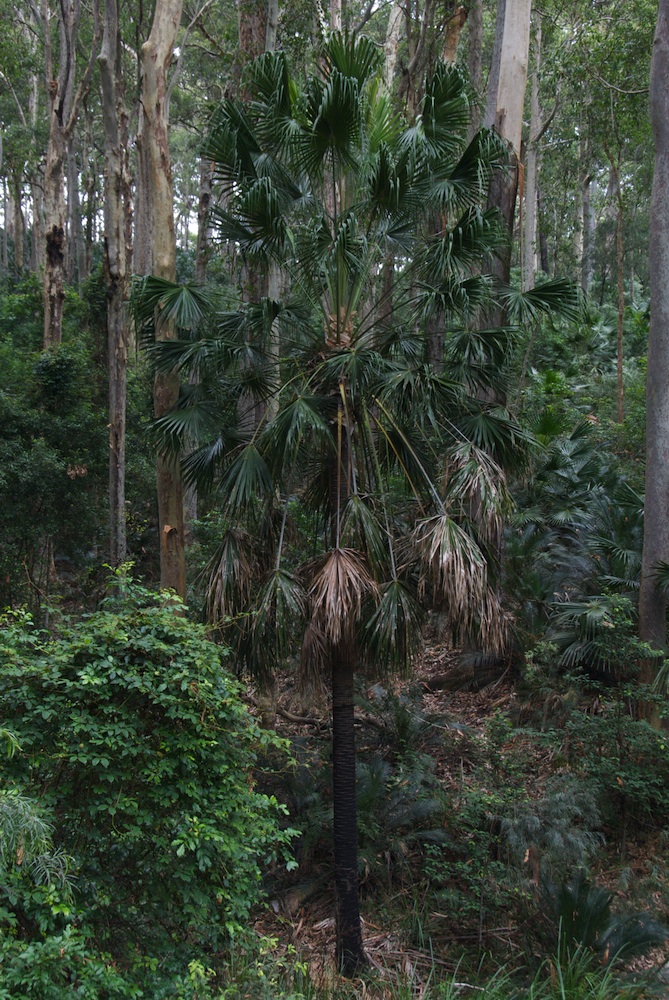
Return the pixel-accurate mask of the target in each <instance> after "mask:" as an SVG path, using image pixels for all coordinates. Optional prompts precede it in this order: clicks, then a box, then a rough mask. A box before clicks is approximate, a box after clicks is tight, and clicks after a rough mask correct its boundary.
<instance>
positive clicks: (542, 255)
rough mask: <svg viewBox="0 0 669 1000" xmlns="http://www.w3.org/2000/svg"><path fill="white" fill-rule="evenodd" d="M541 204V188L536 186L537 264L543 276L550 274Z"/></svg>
mask: <svg viewBox="0 0 669 1000" xmlns="http://www.w3.org/2000/svg"><path fill="white" fill-rule="evenodd" d="M542 216H543V202H542V200H541V187H540V186H539V185H538V184H537V227H538V230H539V264H540V266H541V270H542V271H543V272H544V274H550V267H549V264H548V237H547V236H546V227H545V226H542V224H541V220H542Z"/></svg>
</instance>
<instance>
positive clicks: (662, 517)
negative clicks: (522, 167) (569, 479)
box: [639, 0, 669, 726]
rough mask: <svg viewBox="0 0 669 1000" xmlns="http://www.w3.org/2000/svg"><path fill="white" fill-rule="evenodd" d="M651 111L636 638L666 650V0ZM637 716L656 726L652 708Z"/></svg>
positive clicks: (646, 673) (646, 666) (648, 664)
mask: <svg viewBox="0 0 669 1000" xmlns="http://www.w3.org/2000/svg"><path fill="white" fill-rule="evenodd" d="M650 108H651V117H652V123H653V137H654V140H655V167H654V173H653V192H652V197H651V214H650V220H651V221H650V252H649V264H650V295H651V309H650V335H649V343H648V376H647V383H646V413H647V416H646V421H647V429H646V503H645V512H644V540H643V557H642V568H641V590H640V593H639V635H640V637H641V639H642V640H643V641H645V642H647V643H649V644H650V645H651V646H652V647H653V648H654V649H661V650H664V649H666V643H667V595H666V592H665V591H664V590H663V589H662V588H661V587H660V586H659V585H658V580H657V571H658V563H660V562H661V563H665V564H669V517H667V498H668V497H669V283H668V282H667V274H668V273H669V0H660V3H659V10H658V16H657V26H656V29H655V38H654V41H653V58H652V63H651V77H650ZM656 666H657V664H656V661H653V660H648V661H645V662H644V663H643V664H642V669H641V680H642V681H644V682H646V683H652V681H653V679H654V674H655V668H656ZM642 714H643V715H644V716H645V717H646V719H647V720H648V721H649V722H651V723H652V724H653V725H655V726H659V724H660V715H659V711H658V708H657V705H655V704H653V703H651V702H646V703H644V704H642Z"/></svg>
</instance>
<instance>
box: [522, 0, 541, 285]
mask: <svg viewBox="0 0 669 1000" xmlns="http://www.w3.org/2000/svg"><path fill="white" fill-rule="evenodd" d="M534 16H535V28H534V66H533V69H532V90H531V100H530V115H531V117H530V136H529V141H528V143H527V153H526V158H525V233H524V240H523V288H524V290H525V291H527V290H528V289H530V288H534V273H535V271H536V269H537V267H536V259H537V175H538V171H539V152H538V149H537V145H538V142H539V137H540V135H541V110H540V108H539V73H540V70H541V16H540V14H538V13H536V14H535V15H534Z"/></svg>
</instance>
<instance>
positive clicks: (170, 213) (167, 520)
mask: <svg viewBox="0 0 669 1000" xmlns="http://www.w3.org/2000/svg"><path fill="white" fill-rule="evenodd" d="M182 10H183V0H161V2H160V3H158V4H157V5H156V9H155V14H154V17H153V24H152V26H151V33H150V35H149V37H148V39H147V41H146V42H145V43H144V45H143V46H142V52H141V108H142V115H143V121H142V129H141V143H140V135H138V144H139V146H140V159H141V163H142V173H143V177H144V182H145V183H146V185H147V187H146V189H145V192H144V195H145V198H146V206H145V210H146V216H147V219H146V221H147V223H148V234H149V236H150V256H151V272H152V273H153V274H155V275H156V276H157V277H159V278H166V279H167V280H168V281H175V280H176V242H175V233H174V209H173V185H172V161H171V157H170V147H169V139H168V102H167V94H168V88H167V73H168V69H169V66H170V63H171V62H172V56H173V53H174V44H175V42H176V37H177V32H178V30H179V24H180V22H181V13H182ZM175 336H176V331H175V330H174V327H173V326H171V325H170V324H167V323H157V331H156V337H157V339H159V340H168V339H172V338H174V337H175ZM178 398H179V376H178V375H176V374H170V375H156V378H155V382H154V389H153V407H154V414H155V416H156V417H161V416H163V415H164V414H165V413H167V412H168V411H169V410H171V409H172V407H173V406H174V404H175V403H176V402H177V400H178ZM157 481H158V530H159V535H160V585H161V587H164V588H167V589H172V590H174V591H176V593H177V594H178V595H179V596H180V597H185V594H186V562H185V554H184V505H183V490H182V484H181V472H180V469H179V464H178V462H175V461H174V460H173V459H171V458H168V457H167V456H165V455H159V456H158V460H157Z"/></svg>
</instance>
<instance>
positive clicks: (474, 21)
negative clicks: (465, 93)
mask: <svg viewBox="0 0 669 1000" xmlns="http://www.w3.org/2000/svg"><path fill="white" fill-rule="evenodd" d="M467 26H468V33H469V34H468V43H467V69H468V71H469V79H470V80H471V82H472V86H473V88H474V90H475V91H476V96H477V97H478V98H480V97H481V94H482V93H483V3H482V0H472V2H471V4H470V8H469V18H468V21H467ZM480 125H481V108H480V106H479V104H478V102H477V103H476V104H473V105H472V108H471V121H470V125H469V131H470V139H471V138H473V136H474V135H475V134H476V133H477V132H478V130H479V127H480Z"/></svg>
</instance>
